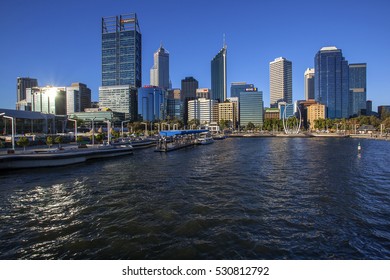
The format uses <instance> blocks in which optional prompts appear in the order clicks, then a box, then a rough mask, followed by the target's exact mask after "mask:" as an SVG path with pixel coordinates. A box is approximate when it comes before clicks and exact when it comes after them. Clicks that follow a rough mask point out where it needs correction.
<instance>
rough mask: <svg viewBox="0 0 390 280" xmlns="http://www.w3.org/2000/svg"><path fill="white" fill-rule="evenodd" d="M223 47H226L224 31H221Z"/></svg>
mask: <svg viewBox="0 0 390 280" xmlns="http://www.w3.org/2000/svg"><path fill="white" fill-rule="evenodd" d="M223 48H224V49H226V38H225V33H223Z"/></svg>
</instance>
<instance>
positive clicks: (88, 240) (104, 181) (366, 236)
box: [0, 138, 390, 259]
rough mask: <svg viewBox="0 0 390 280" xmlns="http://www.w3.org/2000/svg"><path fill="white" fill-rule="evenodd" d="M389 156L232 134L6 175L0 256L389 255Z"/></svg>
mask: <svg viewBox="0 0 390 280" xmlns="http://www.w3.org/2000/svg"><path fill="white" fill-rule="evenodd" d="M359 142H360V143H361V146H362V152H361V153H360V154H358V151H357V146H358V143H359ZM389 155H390V142H385V141H375V140H356V139H319V138H315V139H314V138H256V139H255V138H249V139H248V138H239V139H233V138H228V139H226V140H222V141H216V142H215V143H214V144H212V145H207V146H196V147H191V148H186V149H183V150H178V151H174V152H171V153H167V154H160V153H155V152H153V148H151V149H145V150H135V151H134V154H133V155H130V156H125V157H120V158H114V159H109V160H98V161H91V162H87V163H84V164H78V165H75V166H70V167H60V168H48V169H39V170H27V171H26V170H24V171H13V172H8V173H6V174H4V173H3V174H0V225H1V227H0V259H389V258H390V156H389Z"/></svg>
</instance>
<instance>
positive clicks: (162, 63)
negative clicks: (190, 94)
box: [150, 45, 170, 90]
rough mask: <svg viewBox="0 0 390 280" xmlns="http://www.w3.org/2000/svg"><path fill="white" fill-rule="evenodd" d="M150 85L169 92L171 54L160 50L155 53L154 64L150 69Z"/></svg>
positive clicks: (161, 48)
mask: <svg viewBox="0 0 390 280" xmlns="http://www.w3.org/2000/svg"><path fill="white" fill-rule="evenodd" d="M150 85H152V86H157V87H160V88H163V89H165V90H167V89H168V88H170V84H169V52H168V51H167V50H166V49H164V48H163V46H162V45H161V46H160V48H159V49H158V50H157V51H156V52H155V53H154V64H153V67H152V69H150Z"/></svg>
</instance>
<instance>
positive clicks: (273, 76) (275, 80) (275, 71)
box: [269, 57, 292, 108]
mask: <svg viewBox="0 0 390 280" xmlns="http://www.w3.org/2000/svg"><path fill="white" fill-rule="evenodd" d="M269 79H270V103H271V107H272V108H277V107H278V102H281V101H284V102H286V103H288V104H291V103H292V63H291V61H289V60H287V59H285V58H284V57H279V58H276V59H275V60H274V61H272V62H270V64H269Z"/></svg>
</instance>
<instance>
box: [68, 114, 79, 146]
mask: <svg viewBox="0 0 390 280" xmlns="http://www.w3.org/2000/svg"><path fill="white" fill-rule="evenodd" d="M68 121H71V122H74V141H75V142H76V143H77V120H74V119H68Z"/></svg>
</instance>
